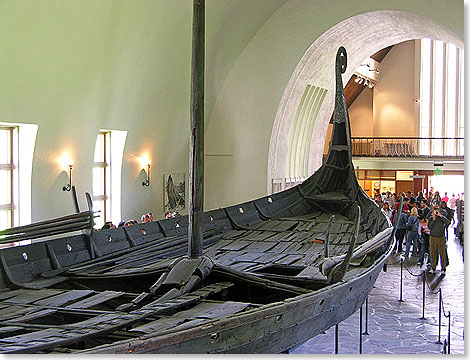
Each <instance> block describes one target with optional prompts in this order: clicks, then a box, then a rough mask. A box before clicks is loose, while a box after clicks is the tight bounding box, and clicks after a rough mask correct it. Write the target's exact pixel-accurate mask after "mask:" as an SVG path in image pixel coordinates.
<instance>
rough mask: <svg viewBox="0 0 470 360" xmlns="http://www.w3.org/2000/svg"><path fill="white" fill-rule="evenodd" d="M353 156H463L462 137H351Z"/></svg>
mask: <svg viewBox="0 0 470 360" xmlns="http://www.w3.org/2000/svg"><path fill="white" fill-rule="evenodd" d="M351 144H352V154H353V156H364V157H397V156H399V157H452V158H463V156H464V138H461V137H458V138H449V137H439V138H437V137H411V136H402V137H396V136H390V137H371V136H368V137H352V138H351Z"/></svg>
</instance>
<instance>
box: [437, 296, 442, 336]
mask: <svg viewBox="0 0 470 360" xmlns="http://www.w3.org/2000/svg"><path fill="white" fill-rule="evenodd" d="M441 319H442V289H439V335H438V338H437V341H436V344H440V345H442V341H441Z"/></svg>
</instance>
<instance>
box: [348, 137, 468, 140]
mask: <svg viewBox="0 0 470 360" xmlns="http://www.w3.org/2000/svg"><path fill="white" fill-rule="evenodd" d="M351 139H352V140H356V139H372V140H375V139H380V140H399V139H405V140H464V139H465V138H463V137H452V138H450V137H419V136H352V137H351Z"/></svg>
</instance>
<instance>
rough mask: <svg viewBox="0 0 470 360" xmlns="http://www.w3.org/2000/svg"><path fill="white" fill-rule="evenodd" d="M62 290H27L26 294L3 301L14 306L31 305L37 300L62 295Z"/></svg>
mask: <svg viewBox="0 0 470 360" xmlns="http://www.w3.org/2000/svg"><path fill="white" fill-rule="evenodd" d="M63 292H64V290H53V289H42V290H29V291H28V292H26V293H22V294H19V295H17V296H15V297H12V298H9V299H7V300H5V302H9V303H15V304H31V303H33V302H35V301H37V300H41V299H44V298H48V297H51V296H56V295H59V294H62V293H63Z"/></svg>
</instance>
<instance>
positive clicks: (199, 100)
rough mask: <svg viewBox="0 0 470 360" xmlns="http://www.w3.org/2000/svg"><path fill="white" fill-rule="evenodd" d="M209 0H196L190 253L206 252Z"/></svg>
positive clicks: (192, 75) (192, 84)
mask: <svg viewBox="0 0 470 360" xmlns="http://www.w3.org/2000/svg"><path fill="white" fill-rule="evenodd" d="M204 12H205V0H193V40H192V61H191V143H190V160H189V183H190V185H189V225H188V236H189V238H188V243H189V249H188V256H189V257H191V258H197V257H200V256H201V255H202V236H203V233H202V220H203V219H202V217H203V202H204V51H205V47H204V36H205V34H204V31H205V24H204V23H205V19H204V17H205V16H204Z"/></svg>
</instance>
